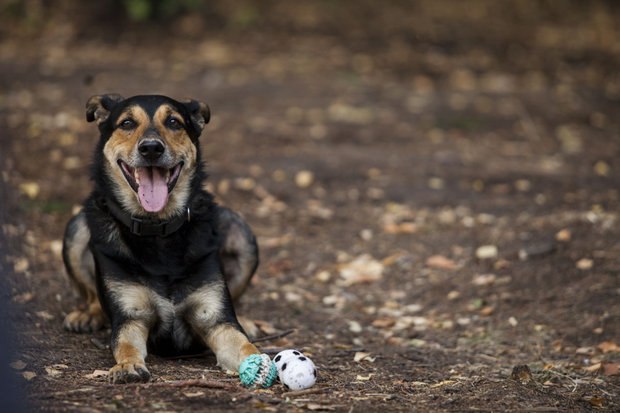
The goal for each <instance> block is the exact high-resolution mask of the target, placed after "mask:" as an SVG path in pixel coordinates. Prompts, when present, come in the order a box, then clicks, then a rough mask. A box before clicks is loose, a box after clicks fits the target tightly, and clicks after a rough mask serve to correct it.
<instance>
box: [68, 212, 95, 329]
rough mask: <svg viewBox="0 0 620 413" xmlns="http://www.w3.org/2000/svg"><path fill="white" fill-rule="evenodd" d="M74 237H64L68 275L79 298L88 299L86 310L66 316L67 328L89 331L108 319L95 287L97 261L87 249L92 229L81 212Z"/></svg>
mask: <svg viewBox="0 0 620 413" xmlns="http://www.w3.org/2000/svg"><path fill="white" fill-rule="evenodd" d="M71 225H72V227H73V230H74V232H73V236H72V237H69V238H67V239H65V245H64V248H65V250H66V254H65V257H66V259H67V260H68V263H67V264H68V266H69V268H70V271H68V274H69V277H70V279H71V281H72V284H73V286H74V287H75V289H76V291H77V293H78V294H79V296H80V297H82V298H83V299H85V300H86V302H87V304H88V307H87V308H86V309H85V310H76V311H73V312H71V313H70V314H69V315H67V316H66V317H65V320H64V323H63V325H64V327H65V328H66V329H67V330H69V331H75V332H78V333H87V332H92V331H96V330H99V329H100V328H101V327H103V325H104V323H105V321H106V318H105V315H104V314H103V311H102V309H101V305H100V304H99V299H98V298H97V293H96V286H95V261H94V259H93V255H92V253H91V252H90V249H89V248H88V242H89V240H90V231H89V230H88V227H87V226H86V218H85V217H84V214H83V213H80V214H79V215H78V216H77V217H76V218H75V219H74V221H73V222H72V224H71Z"/></svg>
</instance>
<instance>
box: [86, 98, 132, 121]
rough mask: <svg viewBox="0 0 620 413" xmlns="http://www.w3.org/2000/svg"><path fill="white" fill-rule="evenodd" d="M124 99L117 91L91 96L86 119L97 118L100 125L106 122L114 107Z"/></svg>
mask: <svg viewBox="0 0 620 413" xmlns="http://www.w3.org/2000/svg"><path fill="white" fill-rule="evenodd" d="M124 99H125V98H123V97H122V96H121V95H119V94H116V93H110V94H108V95H95V96H91V97H90V99H88V102H86V120H87V121H88V122H92V121H94V120H95V121H97V125H100V124H101V122H105V121H106V120H107V119H108V116H110V111H111V110H112V108H113V107H114V106H116V104H117V103H119V102H121V101H123V100H124Z"/></svg>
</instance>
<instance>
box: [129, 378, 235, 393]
mask: <svg viewBox="0 0 620 413" xmlns="http://www.w3.org/2000/svg"><path fill="white" fill-rule="evenodd" d="M124 386H126V387H139V388H144V389H148V388H151V387H207V388H210V389H224V390H235V391H246V389H244V388H243V387H239V386H235V385H234V384H228V383H222V382H219V381H214V380H204V379H193V380H175V381H162V382H154V383H127V384H124Z"/></svg>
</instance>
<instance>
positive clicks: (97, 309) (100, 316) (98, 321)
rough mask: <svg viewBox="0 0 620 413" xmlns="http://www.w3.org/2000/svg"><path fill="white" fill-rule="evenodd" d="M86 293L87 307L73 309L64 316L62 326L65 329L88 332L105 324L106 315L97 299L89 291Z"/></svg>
mask: <svg viewBox="0 0 620 413" xmlns="http://www.w3.org/2000/svg"><path fill="white" fill-rule="evenodd" d="M88 293H89V294H88V298H87V300H88V308H87V309H86V310H76V311H73V312H71V313H69V314H68V315H67V316H66V317H65V320H64V323H63V326H64V327H65V328H66V329H67V330H69V331H75V332H77V333H90V332H93V331H97V330H100V329H101V328H102V327H103V325H104V324H105V322H106V316H105V315H104V313H103V310H102V309H101V304H99V299H98V298H97V296H96V295H95V294H93V293H91V292H90V291H89V292H88Z"/></svg>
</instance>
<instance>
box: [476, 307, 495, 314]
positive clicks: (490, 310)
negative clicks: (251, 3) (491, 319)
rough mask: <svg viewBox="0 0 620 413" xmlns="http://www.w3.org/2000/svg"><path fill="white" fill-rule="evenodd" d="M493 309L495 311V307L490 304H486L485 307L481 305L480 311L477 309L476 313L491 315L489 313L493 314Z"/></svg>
mask: <svg viewBox="0 0 620 413" xmlns="http://www.w3.org/2000/svg"><path fill="white" fill-rule="evenodd" d="M493 311H495V307H493V306H491V305H487V306H486V307H483V308H482V309H481V310H480V311H478V314H480V315H491V314H493Z"/></svg>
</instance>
